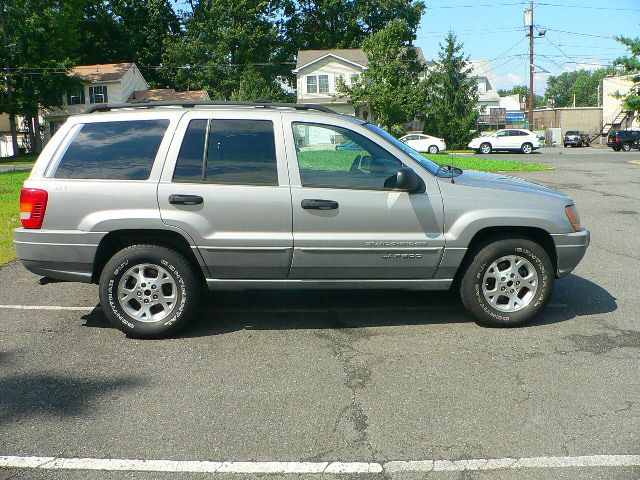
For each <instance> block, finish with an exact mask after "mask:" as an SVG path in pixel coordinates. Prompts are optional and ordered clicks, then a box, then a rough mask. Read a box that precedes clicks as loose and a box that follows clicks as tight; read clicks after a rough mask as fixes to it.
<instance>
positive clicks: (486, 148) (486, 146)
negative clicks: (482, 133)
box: [480, 142, 492, 155]
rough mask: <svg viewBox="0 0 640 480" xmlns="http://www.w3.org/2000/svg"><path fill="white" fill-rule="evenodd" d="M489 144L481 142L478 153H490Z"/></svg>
mask: <svg viewBox="0 0 640 480" xmlns="http://www.w3.org/2000/svg"><path fill="white" fill-rule="evenodd" d="M491 150H492V148H491V144H490V143H488V142H485V143H483V144H481V145H480V153H484V154H485V155H487V154H488V153H491Z"/></svg>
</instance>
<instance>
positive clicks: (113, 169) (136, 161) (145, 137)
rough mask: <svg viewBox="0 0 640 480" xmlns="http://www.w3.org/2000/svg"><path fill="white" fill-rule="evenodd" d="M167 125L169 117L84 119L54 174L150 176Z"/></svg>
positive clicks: (102, 177)
mask: <svg viewBox="0 0 640 480" xmlns="http://www.w3.org/2000/svg"><path fill="white" fill-rule="evenodd" d="M168 126H169V120H167V119H158V120H132V121H119V122H100V123H85V124H84V125H82V128H81V129H80V131H79V132H78V133H77V134H76V136H75V138H74V139H73V140H72V142H71V144H70V145H69V147H68V148H67V151H66V152H65V153H64V155H63V156H62V159H61V160H60V163H59V165H58V168H57V169H56V172H55V174H54V177H55V178H72V179H97V180H147V179H148V178H149V175H150V174H151V168H152V167H153V162H154V160H155V158H156V155H157V153H158V148H159V147H160V143H161V142H162V139H163V137H164V134H165V132H166V131H167V127H168Z"/></svg>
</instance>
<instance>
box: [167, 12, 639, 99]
mask: <svg viewBox="0 0 640 480" xmlns="http://www.w3.org/2000/svg"><path fill="white" fill-rule="evenodd" d="M424 1H425V3H426V5H427V9H426V11H425V13H424V15H423V16H422V21H421V23H420V27H419V29H418V32H417V36H418V38H417V40H416V42H415V44H416V46H418V47H420V48H422V50H423V52H424V55H425V57H426V58H427V59H436V58H437V57H438V48H439V44H440V42H442V41H443V39H444V37H445V35H446V34H447V32H448V31H449V30H452V31H453V32H454V33H456V35H457V36H458V39H459V40H460V41H461V42H462V43H464V52H465V53H466V54H467V55H468V56H469V57H470V59H471V60H491V63H492V66H493V71H494V75H495V77H496V83H497V87H496V88H504V89H508V88H510V87H512V86H514V85H522V84H527V85H528V83H529V62H528V55H529V41H528V40H529V39H528V37H526V36H525V28H524V10H525V9H526V8H527V7H528V5H529V0H453V1H451V0H424ZM176 3H177V5H176V9H184V8H185V4H186V3H187V2H186V0H176ZM534 24H535V25H536V28H537V29H538V30H541V29H547V32H546V34H545V35H544V37H536V38H535V55H536V57H535V61H534V64H535V65H536V67H538V68H536V70H539V71H540V73H536V75H535V81H534V91H536V92H537V93H540V94H542V93H544V89H545V86H546V82H547V78H548V77H549V75H559V74H561V73H562V72H565V71H570V70H575V69H579V68H586V69H596V68H598V67H600V66H604V65H608V64H611V62H612V61H613V59H615V58H616V57H618V56H620V55H625V54H627V50H626V49H625V48H624V47H623V46H622V45H621V44H620V43H618V42H616V41H615V39H614V37H615V36H618V35H622V36H627V37H638V36H640V0H535V2H534ZM558 30H562V31H558ZM567 32H568V33H567ZM603 37H604V38H603ZM554 44H555V45H554ZM544 70H546V71H548V72H549V73H544Z"/></svg>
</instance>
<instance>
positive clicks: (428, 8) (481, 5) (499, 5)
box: [427, 2, 523, 10]
mask: <svg viewBox="0 0 640 480" xmlns="http://www.w3.org/2000/svg"><path fill="white" fill-rule="evenodd" d="M518 5H523V2H520V3H513V2H511V3H483V4H476V5H443V6H440V7H427V10H435V9H438V10H439V9H445V8H446V9H451V8H478V7H513V6H518Z"/></svg>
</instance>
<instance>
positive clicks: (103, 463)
mask: <svg viewBox="0 0 640 480" xmlns="http://www.w3.org/2000/svg"><path fill="white" fill-rule="evenodd" d="M636 466H640V455H584V456H576V457H523V458H486V459H463V460H415V461H392V462H386V463H378V462H214V461H181V460H129V459H114V458H109V459H102V458H62V457H22V456H0V468H3V467H4V468H28V469H44V470H104V471H130V472H134V471H135V472H181V473H193V472H198V473H214V474H223V473H244V474H249V473H252V474H279V475H282V474H291V473H297V474H307V475H308V474H325V475H326V474H334V475H341V474H353V473H394V472H461V471H478V470H483V471H484V470H505V469H509V470H519V469H525V468H552V469H553V468H571V467H573V468H576V467H636Z"/></svg>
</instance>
